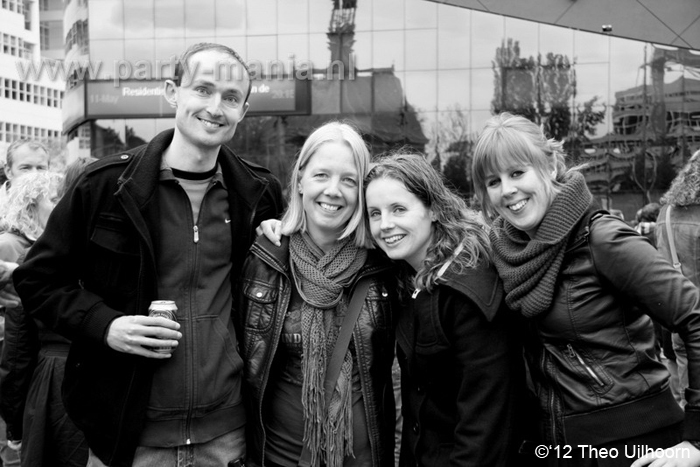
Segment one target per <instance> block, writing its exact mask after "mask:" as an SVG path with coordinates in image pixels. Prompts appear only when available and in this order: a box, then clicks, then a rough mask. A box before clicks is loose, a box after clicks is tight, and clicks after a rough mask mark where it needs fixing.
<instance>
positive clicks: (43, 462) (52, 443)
mask: <svg viewBox="0 0 700 467" xmlns="http://www.w3.org/2000/svg"><path fill="white" fill-rule="evenodd" d="M63 182H64V180H63V179H62V177H61V176H59V175H58V174H54V173H51V172H43V173H30V174H27V175H23V176H21V177H18V178H16V179H15V182H14V183H13V187H12V190H10V193H9V196H8V199H7V202H8V206H7V213H6V221H7V224H8V230H7V231H6V232H4V233H3V234H0V257H3V258H10V259H11V260H13V261H17V262H19V263H21V262H22V261H23V259H24V256H25V254H26V252H27V250H29V248H30V247H31V245H32V244H33V243H34V242H35V241H36V239H37V238H38V237H39V235H41V233H42V232H43V230H44V228H45V227H46V222H47V220H48V217H49V214H50V213H51V211H52V210H53V207H54V205H55V203H56V201H57V199H58V191H59V186H60V185H62V183H63ZM5 333H6V334H5V347H4V349H3V354H2V359H1V360H0V412H1V413H2V416H3V418H5V419H6V420H7V437H8V439H9V440H10V441H11V442H12V443H13V444H14V445H16V446H19V445H21V448H22V449H21V463H22V466H26V467H40V466H61V467H80V466H84V465H85V464H86V463H87V443H86V442H85V438H84V436H83V433H82V432H81V431H80V430H78V428H77V427H76V426H75V425H74V424H73V422H72V421H71V420H70V419H69V418H68V416H67V414H66V411H65V409H64V407H63V403H62V401H61V383H62V381H63V372H64V368H65V361H66V356H67V355H68V348H69V346H70V342H69V341H68V340H67V339H65V338H64V337H61V336H60V335H58V334H56V333H54V332H53V331H51V330H49V329H48V328H46V326H44V325H43V324H42V323H40V322H37V321H34V320H33V319H32V318H31V317H30V316H29V315H28V314H27V313H26V312H25V310H24V309H23V307H22V306H21V305H20V306H18V307H16V308H11V309H8V310H7V316H6V326H5Z"/></svg>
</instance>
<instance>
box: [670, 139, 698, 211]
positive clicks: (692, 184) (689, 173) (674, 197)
mask: <svg viewBox="0 0 700 467" xmlns="http://www.w3.org/2000/svg"><path fill="white" fill-rule="evenodd" d="M661 204H670V205H671V206H691V205H694V204H700V149H699V150H697V151H695V153H694V154H693V156H692V157H691V158H690V160H689V161H688V163H687V164H685V166H684V167H683V168H682V169H681V171H680V172H678V175H676V178H674V179H673V182H671V188H669V189H668V191H667V192H666V193H665V194H664V195H663V196H662V197H661Z"/></svg>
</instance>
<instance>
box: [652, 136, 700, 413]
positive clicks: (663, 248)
mask: <svg viewBox="0 0 700 467" xmlns="http://www.w3.org/2000/svg"><path fill="white" fill-rule="evenodd" d="M661 204H662V208H661V211H660V212H659V215H658V217H657V219H656V246H657V248H658V249H659V251H660V252H661V254H662V255H663V256H664V258H666V259H667V260H668V261H669V262H671V263H672V264H673V263H674V261H676V260H675V259H674V257H673V255H672V254H671V243H670V242H669V239H670V237H669V235H668V229H669V228H670V229H671V231H672V232H673V242H674V246H675V250H676V256H677V258H678V260H677V261H678V263H676V264H674V267H676V268H678V269H679V270H680V271H681V272H682V273H683V274H684V275H685V276H686V277H687V278H688V279H690V280H691V281H692V282H693V284H695V285H696V286H698V287H700V150H698V151H696V152H695V153H694V154H693V156H692V157H691V158H690V160H689V161H688V163H687V164H686V165H685V166H684V167H683V168H682V169H681V171H680V172H678V174H677V175H676V177H675V178H674V179H673V181H672V182H671V187H670V188H669V189H668V191H667V192H666V193H665V194H664V195H663V196H662V197H661ZM671 341H672V349H673V353H674V355H675V357H676V358H675V363H676V366H677V372H678V384H677V386H674V389H675V393H676V399H677V400H678V402H679V403H680V404H681V405H682V406H685V404H686V396H685V395H686V390H687V389H688V387H689V380H688V354H687V352H686V347H685V344H684V342H683V339H681V336H680V335H679V334H678V333H676V332H674V333H672V335H671Z"/></svg>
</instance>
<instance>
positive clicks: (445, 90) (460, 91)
mask: <svg viewBox="0 0 700 467" xmlns="http://www.w3.org/2000/svg"><path fill="white" fill-rule="evenodd" d="M469 74H470V71H469V70H458V71H447V70H440V71H438V74H437V79H438V82H437V96H438V97H437V106H438V110H440V111H444V110H448V109H452V108H460V109H469V93H470V91H471V87H470V84H471V83H470V79H469Z"/></svg>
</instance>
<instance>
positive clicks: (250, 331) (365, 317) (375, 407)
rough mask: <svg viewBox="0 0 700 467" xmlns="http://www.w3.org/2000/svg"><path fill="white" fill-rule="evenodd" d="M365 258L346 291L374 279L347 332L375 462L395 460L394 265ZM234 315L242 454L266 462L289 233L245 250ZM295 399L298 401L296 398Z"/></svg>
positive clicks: (286, 297) (287, 291)
mask: <svg viewBox="0 0 700 467" xmlns="http://www.w3.org/2000/svg"><path fill="white" fill-rule="evenodd" d="M368 253H369V255H368V258H367V261H366V263H365V265H364V266H363V268H362V269H361V270H360V272H359V273H358V274H357V277H356V278H355V280H354V282H353V284H352V285H351V287H350V290H352V288H354V285H355V284H356V283H357V281H358V280H359V279H360V278H362V277H366V276H371V277H372V278H373V280H372V282H371V284H370V288H369V291H368V293H367V296H366V298H365V302H364V305H363V307H362V310H361V311H360V315H359V317H358V319H357V323H356V324H355V328H354V331H353V337H352V339H353V341H354V346H355V349H356V351H357V362H358V364H359V367H360V368H359V371H360V380H361V387H362V397H363V401H364V406H365V412H366V416H367V417H366V418H367V432H368V435H369V441H370V447H371V451H372V465H373V466H374V467H380V466H384V467H390V466H393V465H394V452H393V451H394V426H395V420H396V409H395V405H394V393H393V386H392V376H391V366H392V363H393V358H394V319H395V318H394V316H395V313H396V310H397V308H396V303H395V302H394V300H393V298H392V297H393V296H394V294H393V293H391V294H390V291H392V290H396V288H395V285H393V284H395V279H394V276H395V274H394V273H393V272H394V268H393V266H392V265H391V263H389V262H388V261H386V260H385V259H383V258H382V257H381V254H380V253H378V252H377V251H373V250H369V252H368ZM241 280H242V283H241V287H240V292H239V294H238V296H239V297H238V298H239V300H240V301H239V304H238V307H237V312H238V313H240V315H241V318H242V319H243V321H244V325H243V326H240V328H241V329H243V332H244V335H243V336H242V340H241V342H243V349H242V355H243V360H244V361H245V388H244V390H245V392H244V394H245V396H244V398H245V403H246V406H247V409H248V425H247V431H248V446H247V450H248V457H249V460H251V461H252V462H254V463H256V464H258V465H260V466H264V465H265V464H264V463H265V443H266V433H265V421H264V420H263V406H264V404H265V400H264V395H265V390H266V388H267V386H268V380H269V378H270V369H271V367H272V363H273V359H274V357H275V353H276V351H277V347H278V345H279V341H280V335H281V332H282V326H283V322H284V318H285V314H286V312H287V309H288V307H289V304H290V300H291V295H292V287H293V284H292V283H291V280H292V279H291V273H290V260H289V237H283V238H282V246H281V247H277V246H275V245H273V244H272V243H270V242H269V240H267V239H266V238H264V237H260V238H258V239H257V240H256V242H255V243H254V244H253V246H252V247H251V249H250V253H249V256H248V259H247V261H246V263H245V266H244V269H243V274H242V275H241ZM299 403H301V401H299Z"/></svg>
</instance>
